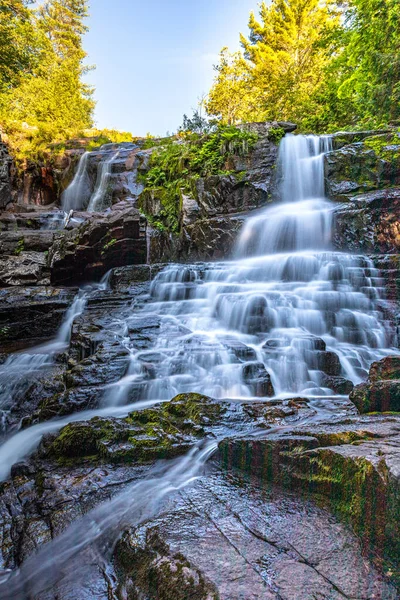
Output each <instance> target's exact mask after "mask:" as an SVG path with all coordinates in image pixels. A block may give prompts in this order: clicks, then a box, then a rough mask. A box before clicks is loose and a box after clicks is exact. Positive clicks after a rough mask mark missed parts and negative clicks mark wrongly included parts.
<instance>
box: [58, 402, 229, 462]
mask: <svg viewBox="0 0 400 600" xmlns="http://www.w3.org/2000/svg"><path fill="white" fill-rule="evenodd" d="M223 410H224V409H223V408H222V407H221V406H220V405H218V404H216V403H214V402H212V401H211V400H210V399H209V398H207V397H206V396H201V395H200V394H181V395H179V396H177V397H176V398H174V399H173V400H171V402H165V403H163V404H161V405H160V406H158V407H157V408H153V409H146V410H143V411H139V412H134V413H131V414H130V415H129V416H128V417H127V418H125V419H111V418H110V419H104V418H99V417H95V418H94V419H92V420H91V421H89V422H76V423H70V424H69V425H67V426H66V427H64V428H63V429H62V430H61V432H60V433H59V434H58V436H57V438H56V439H55V440H54V441H53V442H52V444H51V446H50V448H49V450H48V452H49V454H50V455H51V456H54V457H56V458H57V459H59V460H61V461H62V462H65V461H70V460H71V459H85V460H91V461H99V460H106V461H108V462H114V463H120V462H127V463H131V462H135V463H141V462H148V461H151V460H154V459H156V458H167V457H172V456H176V455H178V454H181V453H182V452H185V451H186V450H187V449H188V448H189V447H190V446H191V445H193V443H194V441H195V439H196V438H198V437H199V436H203V435H204V426H206V425H209V424H210V423H215V422H218V420H219V417H220V415H221V414H222V412H223Z"/></svg>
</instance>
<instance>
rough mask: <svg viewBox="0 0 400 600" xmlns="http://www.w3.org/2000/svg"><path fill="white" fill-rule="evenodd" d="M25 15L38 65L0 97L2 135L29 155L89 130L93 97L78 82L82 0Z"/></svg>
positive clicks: (51, 1)
mask: <svg viewBox="0 0 400 600" xmlns="http://www.w3.org/2000/svg"><path fill="white" fill-rule="evenodd" d="M30 13H31V14H30V19H31V20H32V22H33V23H34V26H35V30H36V31H37V35H38V39H39V40H40V47H41V52H40V60H39V61H38V62H37V64H36V65H35V68H34V69H32V71H31V72H30V73H26V74H24V77H23V78H21V80H20V81H19V82H18V85H16V86H15V87H13V88H12V89H11V88H9V89H8V90H6V92H5V93H4V94H0V118H1V121H2V122H3V125H5V129H6V132H11V136H13V135H14V138H13V139H14V141H15V145H17V146H18V145H19V147H17V148H16V151H17V152H18V150H21V145H22V146H24V147H25V146H26V147H27V152H28V153H29V151H30V150H32V151H33V150H35V149H38V148H39V147H40V146H43V145H47V144H48V143H49V142H54V141H61V140H63V139H64V140H65V139H67V138H69V137H72V136H74V135H77V134H78V133H79V132H80V131H82V130H84V129H86V128H88V127H90V126H91V125H92V114H93V109H94V102H93V99H92V93H93V91H92V89H91V88H90V87H89V86H88V85H87V84H85V83H84V82H83V76H84V74H85V72H86V71H87V68H86V67H85V65H84V59H85V58H86V53H85V51H84V49H83V46H82V37H83V35H84V33H85V32H86V30H87V28H86V26H85V24H84V19H85V17H86V15H87V2H86V0H47V1H46V2H45V3H44V4H43V5H41V6H40V7H39V8H38V9H33V10H31V11H30ZM26 41H28V40H26ZM28 137H29V139H28V143H27V138H28ZM11 141H13V140H11ZM24 152H25V150H24Z"/></svg>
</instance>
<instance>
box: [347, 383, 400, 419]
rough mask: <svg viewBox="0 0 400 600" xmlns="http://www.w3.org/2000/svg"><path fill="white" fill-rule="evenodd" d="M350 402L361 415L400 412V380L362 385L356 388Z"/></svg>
mask: <svg viewBox="0 0 400 600" xmlns="http://www.w3.org/2000/svg"><path fill="white" fill-rule="evenodd" d="M350 400H351V401H352V402H353V403H354V404H355V405H356V407H357V408H358V410H359V411H360V413H370V412H392V411H394V412H400V380H391V381H375V382H374V383H362V384H361V385H357V386H356V387H355V388H354V390H353V391H352V393H351V394H350Z"/></svg>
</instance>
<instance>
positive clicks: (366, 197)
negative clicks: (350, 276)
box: [333, 187, 400, 253]
mask: <svg viewBox="0 0 400 600" xmlns="http://www.w3.org/2000/svg"><path fill="white" fill-rule="evenodd" d="M399 222H400V188H399V187H394V188H387V189H383V190H378V191H372V192H368V193H363V194H360V195H358V196H354V195H352V194H351V195H350V196H349V197H348V202H347V203H346V204H342V205H341V206H340V207H339V208H338V209H337V210H336V211H335V213H334V232H333V235H334V243H335V246H336V247H337V248H338V249H340V250H345V249H347V250H350V251H354V252H363V253H370V252H373V253H382V252H384V253H390V252H397V251H398V250H399V247H400V224H399Z"/></svg>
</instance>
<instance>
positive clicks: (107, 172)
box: [87, 150, 119, 212]
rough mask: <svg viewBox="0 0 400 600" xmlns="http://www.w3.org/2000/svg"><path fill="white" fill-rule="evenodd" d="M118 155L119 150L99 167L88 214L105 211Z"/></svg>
mask: <svg viewBox="0 0 400 600" xmlns="http://www.w3.org/2000/svg"><path fill="white" fill-rule="evenodd" d="M118 154H119V151H118V150H117V151H116V152H114V153H113V154H112V155H111V156H110V157H108V158H107V159H106V160H104V161H103V162H102V163H101V164H100V165H99V166H98V169H97V181H96V187H95V190H94V192H93V194H92V196H91V198H90V200H89V205H88V208H87V209H88V212H96V211H101V210H104V206H103V203H104V199H105V197H106V195H107V191H108V184H109V182H110V176H111V168H112V164H113V162H114V161H115V160H116V159H117V158H118Z"/></svg>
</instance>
